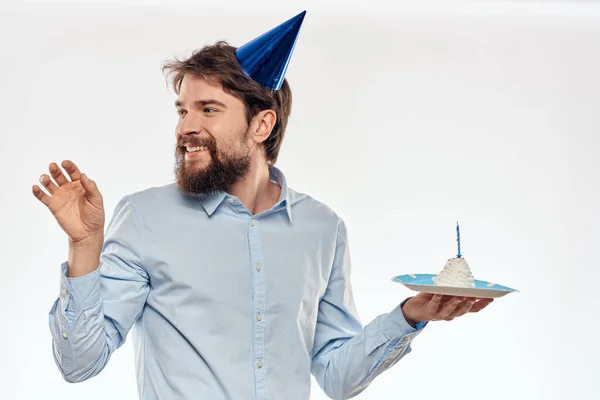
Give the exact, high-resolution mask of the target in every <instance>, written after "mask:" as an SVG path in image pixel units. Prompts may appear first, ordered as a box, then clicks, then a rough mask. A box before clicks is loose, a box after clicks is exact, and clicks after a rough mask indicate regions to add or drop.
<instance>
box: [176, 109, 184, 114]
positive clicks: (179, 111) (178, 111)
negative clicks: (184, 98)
mask: <svg viewBox="0 0 600 400" xmlns="http://www.w3.org/2000/svg"><path fill="white" fill-rule="evenodd" d="M184 113H185V110H177V114H179V115H183V114H184Z"/></svg>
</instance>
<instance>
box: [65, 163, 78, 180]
mask: <svg viewBox="0 0 600 400" xmlns="http://www.w3.org/2000/svg"><path fill="white" fill-rule="evenodd" d="M62 167H63V168H64V169H65V171H67V173H68V174H69V176H70V177H71V180H72V181H77V180H79V179H81V171H79V168H77V165H75V163H74V162H73V161H71V160H65V161H63V162H62Z"/></svg>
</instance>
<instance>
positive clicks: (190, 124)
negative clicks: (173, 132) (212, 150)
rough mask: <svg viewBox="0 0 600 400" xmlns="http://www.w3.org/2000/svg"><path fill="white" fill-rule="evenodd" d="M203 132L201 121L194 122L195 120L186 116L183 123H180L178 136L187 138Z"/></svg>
mask: <svg viewBox="0 0 600 400" xmlns="http://www.w3.org/2000/svg"><path fill="white" fill-rule="evenodd" d="M202 131H203V129H202V126H201V125H200V123H199V121H197V120H196V121H194V119H193V118H189V115H188V116H186V118H185V119H183V121H181V122H180V124H179V126H178V127H177V134H178V135H179V136H186V135H194V134H196V135H198V134H200V133H201V132H202Z"/></svg>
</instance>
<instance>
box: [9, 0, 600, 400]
mask: <svg viewBox="0 0 600 400" xmlns="http://www.w3.org/2000/svg"><path fill="white" fill-rule="evenodd" d="M270 3H271V4H269V3H268V2H263V3H262V4H261V3H260V2H258V3H257V2H251V3H245V7H246V9H243V8H240V7H241V4H242V3H241V1H240V2H238V3H236V4H234V3H230V4H225V5H222V4H221V7H223V8H215V7H213V8H209V7H208V6H205V5H202V3H201V2H199V1H190V2H188V4H185V3H182V2H172V3H171V4H170V5H168V6H167V5H159V2H153V3H152V5H149V3H147V4H146V5H142V2H130V3H129V5H128V6H126V5H123V4H122V3H121V4H119V3H118V2H116V1H114V2H110V3H104V4H102V5H100V4H93V3H89V2H80V3H78V4H75V3H69V2H67V3H51V2H35V3H30V4H29V5H27V6H26V5H24V4H16V3H15V4H4V5H3V6H2V7H1V8H0V10H1V12H2V14H1V15H2V17H1V19H0V45H1V59H0V89H1V90H0V93H1V94H0V133H1V135H2V145H1V147H0V163H1V166H0V171H2V172H1V174H2V195H1V196H0V201H1V204H2V207H1V208H0V218H1V220H0V221H1V227H0V229H1V231H0V234H1V241H0V246H1V254H2V263H1V264H0V268H1V271H2V274H1V275H0V276H1V278H0V279H1V280H2V282H1V283H2V290H1V291H0V312H1V314H0V315H1V323H0V327H1V328H2V329H0V337H1V341H0V368H1V375H0V382H1V384H0V398H2V399H9V400H12V399H59V398H60V399H63V400H67V399H82V398H84V399H86V400H93V399H102V400H104V399H107V398H114V399H134V398H137V393H136V390H135V376H134V369H133V368H134V361H133V351H132V346H131V341H130V340H128V341H127V343H126V344H125V345H124V346H123V347H122V348H121V349H120V350H119V351H118V352H117V353H116V354H115V355H114V357H113V358H112V359H111V361H110V363H109V365H108V366H107V367H106V369H105V370H104V371H103V372H102V373H101V374H100V375H99V376H98V377H96V378H93V379H91V380H90V381H87V382H84V383H79V384H69V383H66V382H64V381H63V380H62V378H61V377H60V375H59V372H58V369H57V368H56V366H55V365H54V362H53V360H52V352H51V341H50V331H49V327H48V317H47V315H48V311H49V310H50V307H51V305H52V303H53V301H54V300H55V298H56V296H57V295H58V289H59V265H60V263H61V262H62V261H64V260H65V258H66V256H67V253H66V251H67V241H66V237H65V235H64V234H63V232H62V231H61V230H60V228H59V227H58V225H57V224H56V223H55V221H54V219H53V218H52V216H51V215H50V214H49V212H48V211H47V210H46V209H45V207H44V206H43V205H42V204H40V203H38V201H37V200H36V199H35V198H34V197H33V196H32V195H31V185H33V184H35V183H37V179H38V177H39V175H40V174H42V173H44V172H46V170H47V165H48V164H49V163H50V162H52V161H57V162H60V161H61V160H63V159H66V158H70V159H72V160H74V161H75V162H76V163H78V164H79V165H80V167H81V169H82V170H83V171H85V172H87V173H88V174H89V176H90V177H92V178H93V179H95V180H96V181H97V182H98V183H99V186H100V189H101V190H102V192H103V194H104V197H105V203H106V208H107V218H109V217H110V216H111V215H112V211H113V207H114V206H115V204H116V202H117V201H118V200H119V199H120V198H121V197H122V196H123V195H125V194H127V193H131V192H133V191H137V190H141V189H144V188H146V187H148V186H157V185H162V184H165V183H168V182H170V181H171V180H172V172H171V171H172V166H173V159H172V154H173V150H172V149H173V144H174V126H175V122H176V114H175V111H174V107H173V100H174V96H173V93H172V92H171V91H170V90H169V88H168V87H167V85H166V83H165V80H164V77H163V75H162V73H161V71H160V66H161V63H162V61H164V60H166V59H168V58H170V57H172V56H182V55H186V54H188V53H189V52H190V51H191V50H193V49H195V48H196V47H201V46H203V45H204V44H209V43H213V42H214V41H216V40H219V39H225V40H228V41H229V42H230V43H231V44H233V45H236V46H239V45H241V44H244V43H246V42H247V41H249V40H251V39H253V38H254V37H256V36H258V35H259V34H262V33H263V32H265V31H266V30H268V29H270V28H272V27H274V26H276V25H278V24H279V23H281V22H283V21H284V20H286V19H288V18H290V17H292V16H293V15H295V14H297V13H298V12H300V11H302V10H303V9H306V10H307V11H308V13H307V16H306V19H305V22H304V25H303V27H302V31H301V34H300V38H299V41H298V43H297V47H296V51H295V53H294V56H293V59H292V62H291V64H290V67H289V70H288V74H287V77H288V78H289V80H290V83H291V87H292V90H293V94H294V101H295V103H294V107H293V111H292V117H291V121H290V124H289V129H288V132H287V136H286V139H285V141H284V144H283V147H282V152H281V157H280V162H279V163H278V166H279V167H280V168H281V169H282V170H283V171H284V172H285V173H286V174H287V176H288V179H289V183H290V185H291V186H292V187H293V188H294V189H296V190H299V191H303V192H307V193H309V194H311V195H312V196H314V197H315V198H317V199H318V200H321V201H323V202H325V203H326V204H328V205H329V206H331V207H332V208H333V209H334V210H335V211H337V212H338V213H339V214H340V215H341V216H342V217H343V218H344V219H345V220H346V222H347V224H348V229H349V235H350V241H351V245H352V250H351V251H352V257H353V265H354V267H353V284H354V290H355V296H356V301H357V303H358V307H359V312H360V315H361V317H362V319H363V322H364V323H367V322H369V321H371V320H372V319H373V318H374V317H375V316H377V315H379V314H380V313H383V312H387V311H388V310H390V309H391V308H392V307H393V306H394V305H395V304H397V303H398V302H400V301H401V300H402V299H403V298H405V297H406V296H408V295H411V294H412V292H409V291H408V290H407V289H406V288H404V287H403V286H401V285H399V284H396V283H393V282H391V280H390V278H391V277H392V276H395V275H399V274H404V273H437V272H439V270H441V268H442V267H443V265H444V262H445V261H446V259H447V258H449V257H452V256H453V255H454V254H455V252H456V249H455V222H456V221H457V220H459V221H460V223H461V236H462V250H463V254H464V256H465V257H466V259H467V260H468V261H469V263H470V265H471V267H472V269H473V272H474V274H475V276H476V278H479V279H483V280H488V281H493V282H496V283H500V284H504V285H508V286H511V287H514V288H517V289H519V290H520V292H519V293H514V294H510V295H508V296H506V297H503V298H501V299H499V300H497V301H496V302H494V303H493V304H492V305H491V306H490V307H489V308H488V309H486V310H485V312H482V313H480V314H477V315H468V316H466V317H463V318H460V319H458V320H455V321H452V322H444V323H441V322H438V323H433V324H431V325H430V326H429V327H428V328H427V329H426V331H425V332H424V333H423V334H421V335H420V336H419V337H418V338H417V339H416V340H415V342H414V345H413V352H412V353H411V354H410V355H409V356H407V357H406V358H405V359H404V360H402V361H401V362H400V363H399V364H397V365H396V366H394V367H393V368H392V369H391V370H389V371H387V372H385V373H384V374H383V375H381V376H380V377H378V378H377V379H376V380H375V381H374V383H373V384H372V386H371V387H370V388H369V389H367V391H366V392H364V393H363V394H362V395H360V396H359V397H358V398H360V399H365V400H366V399H415V398H426V399H434V398H444V399H461V400H467V399H482V398H485V399H504V398H506V397H510V398H512V399H544V400H548V399H566V398H573V399H597V398H598V397H597V396H598V391H599V389H598V385H597V378H598V374H599V372H600V362H599V361H598V359H599V356H600V345H599V344H598V343H599V342H598V337H599V336H600V332H599V329H598V319H597V318H598V310H599V307H600V301H599V300H598V297H599V296H598V294H597V281H598V280H599V279H600V272H599V270H600V268H598V267H599V264H598V258H597V255H596V254H594V250H598V249H599V248H600V234H599V232H600V230H599V223H600V212H599V209H600V206H599V204H600V190H599V184H598V182H599V181H600V162H599V161H598V154H599V151H600V146H599V144H600V140H599V139H598V132H599V129H600V121H599V116H598V109H599V107H600V97H599V95H600V73H599V71H600V52H599V51H598V49H599V48H600V5H598V3H592V2H574V1H565V2H563V3H556V2H549V1H546V2H543V3H534V2H529V1H510V2H495V3H487V2H468V3H467V2H461V3H458V2H451V1H445V2H443V3H442V2H439V3H431V2H425V1H420V2H418V4H417V2H412V3H409V2H396V3H395V4H396V5H395V6H393V7H392V5H391V4H388V5H385V4H379V2H376V1H373V0H370V1H368V2H365V3H368V4H369V8H365V7H366V4H361V2H357V1H355V2H348V1H344V2H342V1H337V2H330V3H327V5H326V6H325V5H321V6H319V5H318V4H317V1H305V2H297V3H298V4H297V5H293V6H292V3H291V2H287V3H286V4H287V5H289V8H281V7H280V6H279V8H277V7H274V5H275V4H277V2H274V1H272V2H270ZM214 5H215V6H216V3H214ZM384 6H385V7H387V8H384ZM333 184H336V185H337V186H334V185H333ZM312 399H315V400H319V399H321V400H323V399H325V397H324V395H323V394H322V392H321V390H320V389H319V388H318V386H317V385H316V383H314V381H313V396H312ZM276 400H280V399H276Z"/></svg>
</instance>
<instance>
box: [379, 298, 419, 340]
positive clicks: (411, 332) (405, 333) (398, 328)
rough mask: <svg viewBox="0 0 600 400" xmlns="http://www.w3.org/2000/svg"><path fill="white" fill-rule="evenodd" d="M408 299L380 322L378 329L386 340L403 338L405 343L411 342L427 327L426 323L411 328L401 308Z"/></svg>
mask: <svg viewBox="0 0 600 400" xmlns="http://www.w3.org/2000/svg"><path fill="white" fill-rule="evenodd" d="M409 299H410V297H409V298H408V299H406V300H404V301H403V302H402V303H401V304H400V305H398V306H397V307H396V308H394V309H393V310H392V311H391V312H390V313H389V314H388V315H387V316H386V317H385V318H384V319H383V320H382V321H381V325H380V329H381V330H382V332H383V333H384V335H385V336H386V337H387V338H388V340H392V339H396V338H403V339H405V341H411V340H412V339H413V338H414V337H415V336H417V335H418V334H419V333H421V331H422V330H423V329H424V328H425V326H427V321H422V322H419V323H417V327H416V328H413V327H412V326H411V325H410V324H409V323H408V322H407V321H406V318H405V317H404V313H403V312H402V306H403V305H404V303H406V302H407V301H408V300H409Z"/></svg>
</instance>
